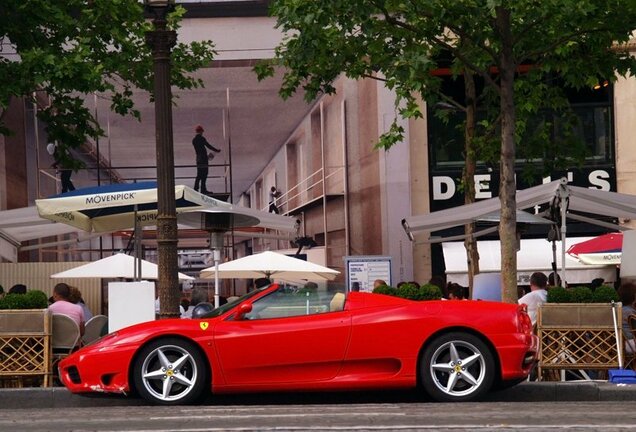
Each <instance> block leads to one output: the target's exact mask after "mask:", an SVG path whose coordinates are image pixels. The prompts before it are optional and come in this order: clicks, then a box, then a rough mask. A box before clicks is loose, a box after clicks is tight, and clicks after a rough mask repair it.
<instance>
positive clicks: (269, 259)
mask: <svg viewBox="0 0 636 432" xmlns="http://www.w3.org/2000/svg"><path fill="white" fill-rule="evenodd" d="M338 274H340V272H339V271H337V270H332V269H330V268H328V267H324V266H321V265H318V264H314V263H311V262H308V261H304V260H301V259H298V258H293V257H290V256H287V255H283V254H280V253H276V252H271V251H266V252H262V253H259V254H255V255H248V256H246V257H243V258H239V259H235V260H233V261H229V262H226V263H223V264H221V265H219V266H218V272H217V271H216V270H215V267H208V268H206V269H203V270H202V271H201V273H200V276H201V278H204V279H206V278H213V277H219V278H222V279H234V278H237V279H256V278H261V277H267V278H276V279H283V280H290V281H302V280H310V281H326V280H333V279H335V278H336V276H337V275H338Z"/></svg>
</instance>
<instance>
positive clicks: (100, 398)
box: [0, 381, 636, 409]
mask: <svg viewBox="0 0 636 432" xmlns="http://www.w3.org/2000/svg"><path fill="white" fill-rule="evenodd" d="M343 394H344V395H346V393H338V395H343ZM355 395H356V396H355V397H346V396H345V397H344V398H343V399H342V400H343V402H342V403H355V402H361V403H367V402H369V398H371V399H372V400H373V401H374V402H379V401H383V402H389V401H397V402H404V401H407V402H416V401H423V400H422V399H421V398H419V397H418V394H417V393H413V392H410V393H409V392H405V393H392V394H386V393H382V392H374V393H373V394H372V395H371V396H367V395H366V394H363V393H356V394H355ZM394 395H395V398H394V397H393V396H394ZM327 399H329V400H330V401H332V402H333V398H331V397H329V398H327ZM323 400H324V394H323V395H322V396H321V394H316V393H312V394H308V393H302V394H296V393H294V394H287V395H280V394H277V395H272V394H268V395H262V394H260V395H246V396H245V395H244V396H218V397H216V398H214V397H213V398H211V399H210V400H208V401H207V402H205V403H207V404H211V405H217V404H221V405H223V404H230V405H236V404H247V405H254V404H271V403H275V404H281V403H283V404H284V403H288V404H298V403H320V402H321V401H323ZM528 401H536V402H551V401H560V402H566V401H636V384H631V385H625V384H610V383H608V382H604V381H603V382H600V381H592V382H589V381H577V382H572V381H570V382H531V383H530V382H524V383H521V384H519V385H517V386H515V387H512V388H509V389H506V390H502V391H498V392H493V393H490V394H489V395H488V396H487V397H486V398H485V399H484V402H528ZM140 405H147V403H146V402H145V401H143V400H142V399H139V398H129V397H123V396H119V395H92V396H79V395H74V394H71V393H70V392H69V391H68V390H66V389H65V388H63V387H53V388H23V389H0V409H31V408H64V407H107V406H140Z"/></svg>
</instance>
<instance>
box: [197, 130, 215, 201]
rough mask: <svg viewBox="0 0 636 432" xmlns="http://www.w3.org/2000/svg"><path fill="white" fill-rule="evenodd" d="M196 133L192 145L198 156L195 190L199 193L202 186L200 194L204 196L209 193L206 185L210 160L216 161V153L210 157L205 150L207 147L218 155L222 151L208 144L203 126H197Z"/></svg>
mask: <svg viewBox="0 0 636 432" xmlns="http://www.w3.org/2000/svg"><path fill="white" fill-rule="evenodd" d="M194 131H195V132H196V135H195V136H194V138H193V139H192V145H193V146H194V151H195V152H196V155H197V177H196V180H195V181H194V190H196V191H198V190H199V184H200V185H201V190H200V192H201V193H202V194H204V195H207V194H208V193H209V192H208V188H207V186H206V183H207V181H208V159H209V160H212V159H214V153H210V154H209V155H208V152H207V151H206V150H205V148H206V147H207V148H209V149H210V150H212V151H214V152H217V153H218V152H220V151H221V150H219V149H218V148H216V147H214V146H213V145H212V144H210V143H209V142H208V140H206V139H205V138H204V137H203V126H201V125H197V127H196V128H194Z"/></svg>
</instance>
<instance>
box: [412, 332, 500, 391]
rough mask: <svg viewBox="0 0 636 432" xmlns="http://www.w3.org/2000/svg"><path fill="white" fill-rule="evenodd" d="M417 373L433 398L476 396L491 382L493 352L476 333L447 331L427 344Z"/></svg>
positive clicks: (489, 385) (493, 367) (488, 387)
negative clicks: (474, 334)
mask: <svg viewBox="0 0 636 432" xmlns="http://www.w3.org/2000/svg"><path fill="white" fill-rule="evenodd" d="M420 377H421V382H422V385H423V387H424V390H425V391H426V393H427V394H428V395H429V396H430V397H431V398H433V399H434V400H436V401H440V402H465V401H471V400H476V399H479V398H480V397H481V396H483V395H484V394H485V393H486V392H488V391H489V390H490V388H491V387H492V384H493V382H494V378H495V362H494V359H493V354H492V352H491V351H490V348H488V346H486V344H485V343H483V342H482V341H481V340H480V339H479V338H478V337H476V336H473V335H471V334H469V333H463V332H453V333H447V334H445V335H442V336H439V337H437V338H435V339H434V340H433V341H432V342H431V343H429V344H428V345H427V347H426V349H425V350H424V355H423V356H422V360H421V363H420Z"/></svg>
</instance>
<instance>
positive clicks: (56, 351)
mask: <svg viewBox="0 0 636 432" xmlns="http://www.w3.org/2000/svg"><path fill="white" fill-rule="evenodd" d="M52 322H53V328H52V342H51V346H52V348H53V359H54V360H60V359H62V358H64V357H66V356H68V355H69V354H70V353H72V352H73V350H74V349H75V348H76V347H77V346H78V343H79V341H80V329H79V326H78V325H77V323H76V322H75V321H73V318H71V317H70V316H68V315H64V314H55V313H54V314H53V317H52Z"/></svg>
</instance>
